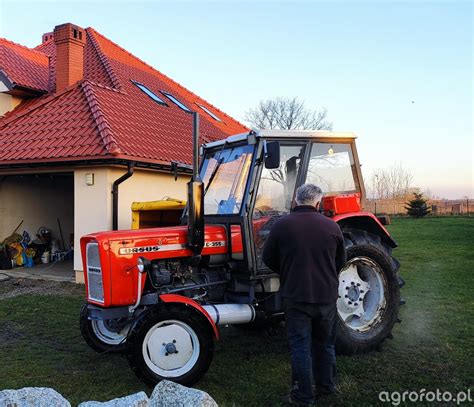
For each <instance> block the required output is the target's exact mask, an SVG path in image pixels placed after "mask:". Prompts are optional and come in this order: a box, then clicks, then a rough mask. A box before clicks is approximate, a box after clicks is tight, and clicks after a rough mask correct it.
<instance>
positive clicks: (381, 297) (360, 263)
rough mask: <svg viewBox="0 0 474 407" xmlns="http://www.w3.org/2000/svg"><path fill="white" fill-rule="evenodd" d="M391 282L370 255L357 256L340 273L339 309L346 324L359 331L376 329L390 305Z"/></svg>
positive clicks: (340, 315)
mask: <svg viewBox="0 0 474 407" xmlns="http://www.w3.org/2000/svg"><path fill="white" fill-rule="evenodd" d="M386 287H387V281H386V279H385V275H384V273H383V271H382V268H381V267H380V266H379V265H378V264H377V263H376V262H375V261H373V260H372V259H370V258H368V257H355V258H353V259H351V260H350V261H348V262H347V263H346V265H345V266H344V268H343V269H342V270H341V272H340V273H339V298H338V300H337V310H338V313H339V317H340V318H341V319H342V321H343V322H344V324H345V325H346V326H347V327H349V328H350V329H353V330H355V331H358V332H366V331H368V330H370V329H373V328H374V327H375V326H376V325H377V324H379V323H380V321H381V320H382V317H383V314H384V312H385V308H386V303H387V300H386V293H387V289H386Z"/></svg>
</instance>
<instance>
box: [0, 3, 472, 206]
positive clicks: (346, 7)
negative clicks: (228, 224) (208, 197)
mask: <svg viewBox="0 0 474 407" xmlns="http://www.w3.org/2000/svg"><path fill="white" fill-rule="evenodd" d="M472 4H473V3H472V2H471V1H462V0H458V1H456V0H453V1H416V0H412V1H398V2H394V1H384V0H379V1H351V0H346V1H331V2H329V1H328V2H323V1H263V0H261V1H258V0H254V1H224V0H221V1H199V0H195V1H177V0H175V1H159V0H155V1H120V0H113V1H109V0H97V1H94V2H87V1H21V0H15V1H7V0H0V37H5V38H8V39H10V40H12V41H15V42H18V43H21V44H23V45H26V46H31V47H33V46H35V45H38V44H39V43H40V41H41V35H42V34H43V33H45V32H49V31H52V30H53V28H54V26H55V25H59V24H62V23H66V22H71V23H74V24H77V25H79V26H82V27H94V28H95V29H96V30H97V31H99V32H100V33H102V34H103V35H105V36H106V37H108V38H109V39H111V40H112V41H114V42H116V43H118V44H119V45H121V46H122V47H124V48H125V49H127V50H128V51H130V52H132V53H133V54H135V55H136V56H138V57H139V58H141V59H142V60H144V61H145V62H147V63H149V64H151V65H152V66H154V67H155V68H157V69H158V70H160V71H161V72H163V73H165V74H167V75H169V76H170V77H172V78H173V79H175V80H177V81H178V82H180V83H181V84H182V85H184V86H185V87H187V88H188V89H190V90H192V91H193V92H195V93H197V94H198V95H200V96H201V97H203V98H204V99H206V100H207V101H209V102H211V103H212V104H214V105H216V106H217V107H219V108H220V109H221V110H223V111H225V112H226V113H228V114H230V115H232V116H234V117H235V118H236V119H238V120H241V121H243V120H244V115H245V112H246V111H247V110H248V109H250V108H252V107H255V106H256V105H257V104H258V103H259V101H260V100H264V99H268V98H274V97H295V96H296V97H298V98H300V99H301V100H304V101H305V103H306V105H307V107H309V108H312V109H320V108H327V110H328V119H329V120H330V121H331V122H333V129H334V130H335V131H353V132H355V133H356V134H357V136H358V139H357V145H358V151H359V158H360V161H361V163H362V169H363V174H364V177H365V181H366V184H368V181H369V179H370V176H371V174H372V172H373V171H374V170H375V169H377V168H388V167H390V166H393V165H397V164H401V165H402V166H403V167H404V168H405V169H407V170H409V171H412V172H413V174H414V185H415V186H417V187H420V188H421V189H422V190H427V189H429V190H430V191H431V193H432V194H433V195H436V196H440V197H446V198H454V199H455V198H460V197H463V196H469V197H471V198H474V150H473V148H474V145H473V130H474V125H473V116H474V113H473V93H474V88H473V48H472V47H473V5H472Z"/></svg>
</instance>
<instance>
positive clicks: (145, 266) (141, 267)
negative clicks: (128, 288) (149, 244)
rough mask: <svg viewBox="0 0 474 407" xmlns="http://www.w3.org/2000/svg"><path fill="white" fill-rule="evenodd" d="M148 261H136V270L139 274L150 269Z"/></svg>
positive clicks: (139, 259) (141, 258) (142, 258)
mask: <svg viewBox="0 0 474 407" xmlns="http://www.w3.org/2000/svg"><path fill="white" fill-rule="evenodd" d="M150 264H151V262H150V260H148V259H146V258H145V257H139V258H138V259H137V269H138V271H139V272H140V273H145V272H147V271H148V270H149V268H150Z"/></svg>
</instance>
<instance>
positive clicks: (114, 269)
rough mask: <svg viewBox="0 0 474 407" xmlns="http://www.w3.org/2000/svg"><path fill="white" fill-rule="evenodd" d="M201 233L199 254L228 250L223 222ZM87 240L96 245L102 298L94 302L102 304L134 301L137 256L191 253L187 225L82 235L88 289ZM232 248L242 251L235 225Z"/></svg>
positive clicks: (185, 254) (188, 254)
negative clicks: (102, 290) (221, 224)
mask: <svg viewBox="0 0 474 407" xmlns="http://www.w3.org/2000/svg"><path fill="white" fill-rule="evenodd" d="M204 236H205V240H204V248H203V250H202V256H213V255H219V254H226V253H227V252H228V242H227V235H226V229H225V227H224V226H220V225H207V226H206V227H205V233H204ZM88 244H97V246H98V256H99V260H100V270H101V274H102V281H103V287H104V301H103V302H97V304H98V305H103V306H119V305H128V304H132V303H133V302H134V300H135V299H136V287H137V284H138V269H137V260H138V258H139V257H141V256H143V257H146V258H147V259H149V260H154V259H172V258H183V257H191V256H193V252H192V250H191V249H190V248H189V247H188V230H187V226H173V227H160V228H151V229H140V230H119V231H111V232H97V233H92V234H89V235H86V236H83V237H82V238H81V252H82V262H83V266H84V277H85V283H86V289H88V276H89V269H90V267H88V259H87V253H88V251H87V245H88ZM232 250H233V252H234V253H235V252H239V251H240V252H241V251H242V240H241V234H240V230H239V228H238V227H237V228H235V227H232ZM90 302H94V301H90Z"/></svg>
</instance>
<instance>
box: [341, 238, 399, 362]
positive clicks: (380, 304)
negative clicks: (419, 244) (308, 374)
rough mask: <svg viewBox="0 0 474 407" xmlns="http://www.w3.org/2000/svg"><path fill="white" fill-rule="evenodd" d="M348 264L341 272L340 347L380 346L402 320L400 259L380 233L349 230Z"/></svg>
mask: <svg viewBox="0 0 474 407" xmlns="http://www.w3.org/2000/svg"><path fill="white" fill-rule="evenodd" d="M343 232H344V240H345V244H346V249H347V263H346V265H345V266H344V267H343V268H342V270H341V271H340V272H339V298H338V301H337V308H338V314H339V318H338V327H337V329H338V333H337V342H336V349H337V351H338V352H339V353H342V354H349V355H350V354H355V353H364V352H368V351H370V350H373V349H376V348H377V347H378V346H379V345H380V344H381V343H382V342H383V341H384V340H385V339H386V338H391V337H392V334H391V331H392V328H393V326H394V324H395V323H396V322H399V319H398V310H399V306H400V286H401V285H402V280H401V279H400V278H399V277H398V268H399V263H398V261H397V260H396V259H395V258H393V257H392V254H391V247H390V246H389V245H387V244H386V243H385V242H383V241H382V240H381V239H380V237H379V236H377V235H374V234H371V233H368V232H366V231H363V230H358V229H345V230H344V231H343Z"/></svg>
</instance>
